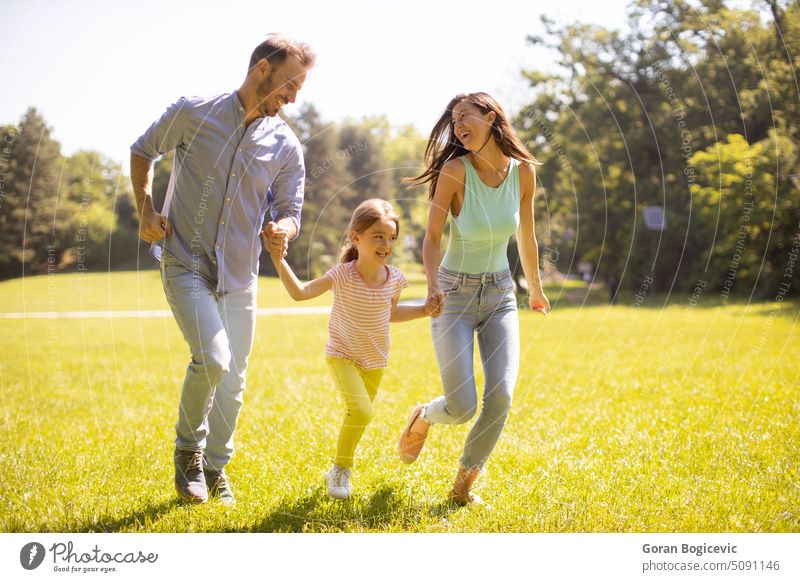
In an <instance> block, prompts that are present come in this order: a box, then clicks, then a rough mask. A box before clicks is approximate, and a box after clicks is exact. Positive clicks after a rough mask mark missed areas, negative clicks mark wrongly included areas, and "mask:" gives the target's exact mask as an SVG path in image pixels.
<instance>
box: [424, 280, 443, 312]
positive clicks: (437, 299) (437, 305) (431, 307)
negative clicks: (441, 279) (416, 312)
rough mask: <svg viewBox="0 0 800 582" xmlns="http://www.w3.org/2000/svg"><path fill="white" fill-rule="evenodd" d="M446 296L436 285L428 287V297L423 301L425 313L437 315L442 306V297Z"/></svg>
mask: <svg viewBox="0 0 800 582" xmlns="http://www.w3.org/2000/svg"><path fill="white" fill-rule="evenodd" d="M445 297H447V294H446V293H443V292H442V290H441V289H439V288H438V287H428V299H427V300H426V301H425V315H427V316H429V317H439V316H440V315H441V314H442V309H443V308H444V299H445Z"/></svg>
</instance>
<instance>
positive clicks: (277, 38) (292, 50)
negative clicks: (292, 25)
mask: <svg viewBox="0 0 800 582" xmlns="http://www.w3.org/2000/svg"><path fill="white" fill-rule="evenodd" d="M289 55H292V56H294V57H295V58H297V60H299V61H300V62H301V63H303V65H305V66H306V67H309V68H311V67H313V66H314V62H315V61H316V60H317V55H315V54H314V52H313V51H312V50H311V47H309V46H308V45H307V44H306V43H304V42H298V41H296V40H293V39H291V38H289V37H287V36H284V35H282V34H278V33H272V34H269V35H267V40H265V41H264V42H262V43H261V44H260V45H258V46H257V47H256V48H255V50H254V51H253V54H252V55H250V66H249V68H248V70H249V69H252V68H253V67H254V66H256V63H258V62H259V61H260V60H261V59H267V61H269V64H270V65H271V66H273V67H279V66H280V65H282V64H283V62H284V61H285V60H286V57H288V56H289Z"/></svg>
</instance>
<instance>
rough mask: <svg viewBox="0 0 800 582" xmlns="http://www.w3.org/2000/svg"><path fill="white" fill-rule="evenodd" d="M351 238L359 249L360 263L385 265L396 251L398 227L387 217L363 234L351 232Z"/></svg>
mask: <svg viewBox="0 0 800 582" xmlns="http://www.w3.org/2000/svg"><path fill="white" fill-rule="evenodd" d="M350 237H351V238H352V241H353V244H354V245H355V246H356V248H357V249H358V260H359V261H361V260H364V261H369V262H375V263H378V264H384V263H385V262H386V259H388V258H389V257H390V256H391V255H392V250H394V243H395V241H396V240H397V225H396V224H395V222H394V220H392V219H391V218H389V217H388V216H385V217H383V218H381V219H380V220H378V221H376V222H374V223H373V224H372V225H371V226H370V227H369V228H367V229H366V230H364V231H362V232H356V231H353V232H351V233H350Z"/></svg>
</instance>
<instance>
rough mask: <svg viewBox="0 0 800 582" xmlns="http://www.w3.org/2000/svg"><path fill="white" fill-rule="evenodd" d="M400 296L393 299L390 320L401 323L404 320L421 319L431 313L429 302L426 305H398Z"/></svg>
mask: <svg viewBox="0 0 800 582" xmlns="http://www.w3.org/2000/svg"><path fill="white" fill-rule="evenodd" d="M399 300H400V297H399V296H398V297H394V298H393V299H392V314H391V315H390V316H389V321H391V322H392V323H400V322H403V321H411V320H412V319H419V318H420V317H425V316H427V315H430V310H429V309H428V306H427V304H425V305H398V301H399Z"/></svg>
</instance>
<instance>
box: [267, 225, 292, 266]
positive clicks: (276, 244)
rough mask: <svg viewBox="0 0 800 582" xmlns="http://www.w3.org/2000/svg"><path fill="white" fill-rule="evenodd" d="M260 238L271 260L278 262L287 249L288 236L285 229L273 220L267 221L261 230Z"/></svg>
mask: <svg viewBox="0 0 800 582" xmlns="http://www.w3.org/2000/svg"><path fill="white" fill-rule="evenodd" d="M261 238H262V239H263V240H264V248H266V249H267V252H268V253H269V255H270V257H271V258H272V260H273V261H274V262H276V263H280V262H281V259H283V257H285V256H286V253H287V252H288V249H289V237H288V233H287V232H286V229H284V228H283V227H281V226H279V225H278V224H276V223H274V222H268V223H267V226H266V228H265V229H264V230H262V231H261Z"/></svg>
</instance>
